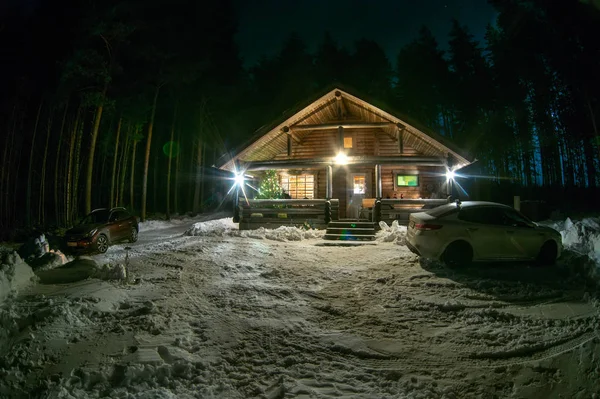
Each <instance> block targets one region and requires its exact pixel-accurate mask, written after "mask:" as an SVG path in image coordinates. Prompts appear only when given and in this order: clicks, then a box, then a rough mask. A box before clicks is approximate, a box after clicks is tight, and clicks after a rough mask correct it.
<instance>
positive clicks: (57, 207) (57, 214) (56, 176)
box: [54, 101, 69, 226]
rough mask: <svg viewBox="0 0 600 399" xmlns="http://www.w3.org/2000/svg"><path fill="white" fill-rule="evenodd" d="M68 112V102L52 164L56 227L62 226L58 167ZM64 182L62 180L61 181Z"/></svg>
mask: <svg viewBox="0 0 600 399" xmlns="http://www.w3.org/2000/svg"><path fill="white" fill-rule="evenodd" d="M68 110H69V102H68V101H67V104H66V105H65V112H64V113H63V117H62V121H61V123H60V132H59V136H58V148H57V149H56V162H55V164H54V219H55V221H56V225H57V226H62V223H61V217H60V205H59V201H58V188H59V187H58V181H59V179H60V177H62V176H59V173H58V172H59V167H60V155H61V154H60V153H61V149H62V140H63V134H64V131H65V122H66V121H67V111H68ZM63 182H64V180H63Z"/></svg>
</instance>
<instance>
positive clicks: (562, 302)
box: [0, 224, 600, 399]
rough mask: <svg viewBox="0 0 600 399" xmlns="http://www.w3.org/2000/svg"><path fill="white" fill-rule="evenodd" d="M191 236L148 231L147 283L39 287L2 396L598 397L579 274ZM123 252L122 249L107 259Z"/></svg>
mask: <svg viewBox="0 0 600 399" xmlns="http://www.w3.org/2000/svg"><path fill="white" fill-rule="evenodd" d="M189 227H190V226H188V225H185V224H182V225H176V226H173V227H169V228H163V229H151V230H147V231H146V232H142V233H140V241H139V242H138V243H136V244H133V245H132V246H131V247H132V249H131V250H130V251H129V256H130V265H129V271H130V272H132V273H133V274H134V275H135V276H136V277H139V280H137V281H136V282H135V283H131V284H127V285H124V284H119V283H107V282H102V281H98V280H87V281H83V282H79V283H75V284H71V285H64V286H37V287H36V288H35V290H36V291H35V293H36V294H38V296H36V297H33V296H32V297H29V300H27V299H25V300H23V301H21V302H20V304H15V305H14V306H15V309H14V310H15V312H19V311H22V309H23V308H24V307H26V306H29V307H30V308H31V307H35V308H36V309H38V312H40V311H44V312H45V313H44V314H45V316H44V317H40V322H39V323H37V324H36V323H35V322H33V323H31V326H29V327H28V328H29V329H30V330H31V332H30V333H29V332H27V334H30V335H27V334H23V335H22V337H21V338H19V339H15V342H14V346H13V348H14V349H13V351H12V353H19V354H20V355H19V356H17V355H14V356H13V358H12V363H10V364H9V362H10V361H11V360H6V361H5V364H4V365H1V364H0V366H2V367H1V368H0V373H2V372H4V375H5V376H7V377H8V378H7V379H6V380H5V382H3V383H2V384H3V385H1V386H0V388H1V389H3V391H2V390H0V396H2V393H3V392H4V394H5V395H6V396H7V397H11V396H10V395H14V397H20V396H19V392H22V393H23V392H26V391H27V392H32V390H33V389H34V388H36V389H37V392H38V393H39V396H40V397H65V398H70V397H75V398H87V397H92V398H96V397H111V398H112V397H123V398H125V397H127V398H130V397H139V398H188V397H189V398H191V397H194V398H253V397H257V398H270V399H275V398H340V397H343V398H404V397H411V398H412V397H414V398H442V397H444V398H471V397H472V398H479V397H500V398H504V397H514V398H542V397H543V398H549V397H559V396H560V395H562V397H581V398H584V397H585V398H589V397H591V395H592V393H597V392H600V379H599V378H598V377H599V376H600V361H599V359H598V357H599V356H598V353H600V350H599V349H600V348H599V345H598V344H599V342H600V340H599V337H598V335H597V331H598V326H599V320H600V318H599V317H598V310H597V307H596V306H594V304H595V303H596V302H595V301H593V300H592V301H590V300H588V299H589V298H588V295H587V294H586V293H585V290H584V288H583V287H584V283H583V282H582V281H580V280H578V279H576V278H572V277H569V276H568V275H567V274H566V272H565V269H563V268H560V267H558V268H546V269H540V268H535V267H529V266H526V265H483V266H476V267H472V268H468V269H465V270H459V271H453V270H449V269H447V268H445V267H443V266H442V265H440V264H438V263H435V262H423V261H420V260H419V259H418V258H417V257H416V256H415V255H413V254H412V253H410V252H409V251H408V250H407V248H406V247H405V246H403V245H399V244H398V243H397V242H385V240H383V239H379V240H378V241H377V242H376V245H371V246H359V247H351V248H348V247H335V246H334V247H331V246H317V245H315V244H317V243H319V242H321V240H320V239H318V238H313V239H305V240H301V241H288V242H286V241H277V240H273V239H265V238H264V235H262V236H261V235H260V234H257V235H255V236H254V238H251V237H239V236H238V235H239V234H237V235H236V232H232V231H219V232H218V233H217V234H210V233H209V234H206V235H202V236H196V237H190V236H183V235H182V232H183V231H185V230H186V229H187V228H189ZM124 254H125V250H124V245H120V246H115V247H111V248H110V249H109V251H108V252H107V254H105V255H102V256H96V257H95V258H96V260H97V261H98V262H99V263H105V262H113V263H114V262H117V261H122V260H123V257H124ZM41 293H43V294H45V295H46V296H45V297H44V298H42V300H40V299H39V298H40V297H39V294H41ZM19 307H21V308H19ZM46 313H47V314H46ZM24 331H25V330H24ZM11 367H12V368H11ZM19 367H21V369H23V368H27V371H28V373H29V374H27V375H26V376H23V375H19V374H17V372H16V371H15V370H21V369H19ZM46 379H47V381H46ZM40 381H41V382H40ZM48 393H49V394H48ZM2 397H4V396H2Z"/></svg>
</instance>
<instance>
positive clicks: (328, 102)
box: [220, 88, 470, 228]
mask: <svg viewBox="0 0 600 399" xmlns="http://www.w3.org/2000/svg"><path fill="white" fill-rule="evenodd" d="M468 164H470V161H469V158H468V156H467V155H466V154H465V153H464V152H463V151H461V150H460V149H458V148H457V147H456V146H455V145H453V144H452V143H451V142H450V141H449V140H448V139H447V138H445V137H443V136H441V135H439V134H436V133H434V132H429V131H427V132H426V131H425V130H424V129H419V128H417V127H415V126H414V125H411V124H410V123H408V122H406V120H404V119H401V118H400V117H398V116H397V115H395V114H393V113H391V112H388V111H386V110H384V109H382V108H380V107H377V106H374V105H373V104H370V103H368V102H366V101H364V100H363V99H361V98H359V97H356V96H354V95H352V94H350V93H349V92H348V91H345V90H342V89H340V88H334V89H332V90H330V91H328V92H327V93H326V94H325V95H322V96H320V97H319V98H318V99H316V100H315V101H313V102H311V103H310V104H308V105H306V106H304V107H303V108H301V109H299V110H297V111H296V112H294V113H293V114H292V115H291V116H287V117H284V118H283V120H280V121H277V122H276V123H274V124H273V125H271V126H268V127H266V128H264V129H261V130H260V131H258V132H257V135H256V136H255V137H254V138H252V139H251V140H250V141H249V142H248V143H247V144H245V145H243V147H242V148H240V149H239V150H238V151H237V153H236V154H234V155H233V156H231V157H230V158H229V159H227V160H224V161H223V162H222V164H221V165H220V168H221V169H224V170H228V171H231V172H234V173H241V172H244V173H245V174H246V176H247V177H248V178H249V177H250V176H251V177H252V178H253V179H255V180H260V179H261V176H263V173H264V171H266V170H276V171H277V173H278V175H279V183H280V185H281V186H282V188H283V189H284V190H285V191H286V193H288V194H289V196H291V200H288V203H289V204H288V205H289V206H287V207H286V208H289V210H288V211H286V212H277V215H276V216H275V215H271V216H272V217H270V218H266V217H265V210H266V209H267V208H268V207H269V206H275V207H276V208H277V205H274V204H277V203H278V202H277V201H275V202H273V201H270V202H269V201H267V202H263V203H262V204H259V202H257V201H251V200H249V199H248V198H249V197H250V198H251V197H252V194H251V192H252V190H251V189H248V190H246V191H245V194H247V196H246V198H244V199H243V202H245V204H241V205H240V206H244V207H245V208H246V211H245V212H246V213H245V214H244V211H243V210H242V211H241V212H240V213H238V214H236V217H237V218H238V219H242V220H244V221H245V222H246V223H245V227H244V228H252V227H251V223H248V222H249V221H250V219H252V218H253V217H254V219H258V220H257V222H258V223H255V224H254V226H258V225H265V224H269V223H267V222H270V223H274V224H285V223H287V222H289V223H290V224H297V223H299V222H302V219H303V216H302V212H298V215H300V216H296V217H294V212H295V211H292V209H294V208H299V209H305V208H306V207H311V206H317V207H318V206H319V204H321V205H322V204H324V201H329V202H328V204H329V207H330V208H333V212H332V213H331V209H330V215H328V216H327V215H326V216H325V217H324V219H321V220H320V221H321V222H329V219H336V218H337V219H356V220H358V219H363V220H370V221H377V220H376V219H377V217H379V218H380V219H383V220H389V219H396V218H397V219H404V220H406V218H407V217H406V216H402V214H406V213H408V212H411V211H415V210H417V209H420V208H421V207H422V206H423V205H426V204H427V203H434V202H435V203H436V204H437V203H440V202H444V201H446V198H447V196H448V194H450V191H449V189H450V187H449V184H448V179H447V175H446V172H447V171H448V170H454V169H458V168H460V167H463V166H466V165H468ZM242 197H243V196H242ZM376 203H381V204H383V205H387V206H383V207H381V208H380V209H382V210H381V212H382V213H383V217H381V215H380V214H377V215H375V214H374V213H373V210H374V209H375V204H376ZM266 207H267V208H266ZM252 208H255V209H252ZM336 208H337V209H336ZM257 209H259V210H260V212H259V211H257ZM386 209H388V210H389V211H388V212H387V213H386V211H385V210H386ZM402 210H405V212H401V211H402ZM282 215H284V216H282ZM261 217H262V219H260V218H261ZM240 227H241V228H242V224H240Z"/></svg>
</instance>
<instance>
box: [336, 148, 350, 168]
mask: <svg viewBox="0 0 600 399" xmlns="http://www.w3.org/2000/svg"><path fill="white" fill-rule="evenodd" d="M335 163H336V164H337V165H346V164H347V163H348V155H346V154H345V153H344V152H343V151H340V152H338V154H337V155H336V156H335Z"/></svg>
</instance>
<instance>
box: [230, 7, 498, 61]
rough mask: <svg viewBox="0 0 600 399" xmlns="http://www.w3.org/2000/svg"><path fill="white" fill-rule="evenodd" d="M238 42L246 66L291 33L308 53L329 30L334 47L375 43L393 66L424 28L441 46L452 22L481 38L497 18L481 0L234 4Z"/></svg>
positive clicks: (272, 52) (269, 50) (269, 52)
mask: <svg viewBox="0 0 600 399" xmlns="http://www.w3.org/2000/svg"><path fill="white" fill-rule="evenodd" d="M235 4H236V8H237V14H238V20H239V34H238V44H239V46H240V50H241V54H242V57H243V59H244V63H245V65H253V64H254V63H255V62H256V61H257V60H258V59H259V57H260V56H261V54H266V55H269V56H270V55H272V54H274V53H275V52H276V51H277V50H278V49H279V48H280V46H281V44H282V42H283V40H284V39H285V37H286V36H287V35H288V34H289V33H290V32H294V31H295V32H297V33H299V34H300V36H301V37H302V38H303V39H304V40H305V41H306V42H307V44H308V45H309V49H310V50H313V49H314V48H316V46H317V45H318V43H319V42H320V41H321V39H322V37H323V33H324V32H325V31H327V30H329V31H330V33H331V35H332V36H333V38H334V39H335V40H336V41H338V43H340V44H342V45H344V46H346V47H348V48H352V43H353V41H354V40H356V39H360V38H367V39H373V40H375V41H376V42H377V43H379V44H380V45H381V46H383V48H384V50H385V51H386V53H387V55H388V57H389V58H390V61H392V62H395V58H396V54H397V53H398V50H399V49H400V47H401V46H402V45H404V44H406V43H407V42H408V41H410V40H412V39H413V38H414V37H415V36H416V35H417V33H418V31H419V28H420V27H421V25H426V26H428V27H429V28H430V29H431V30H432V31H433V33H434V35H435V36H436V37H437V39H438V41H439V42H440V45H441V47H442V48H444V47H445V45H446V41H447V35H448V32H449V31H450V26H451V20H452V18H456V19H458V20H459V21H460V22H461V23H462V24H465V25H467V26H468V28H469V30H470V31H471V33H472V34H473V35H474V36H475V37H476V38H477V39H482V38H483V35H484V33H485V28H486V26H487V25H488V24H490V23H493V22H494V21H495V18H496V12H495V10H494V9H493V8H492V7H491V6H490V5H489V4H488V3H487V1H485V0H445V1H444V0H426V1H415V0H373V1H367V0H254V1H247V0H235Z"/></svg>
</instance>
